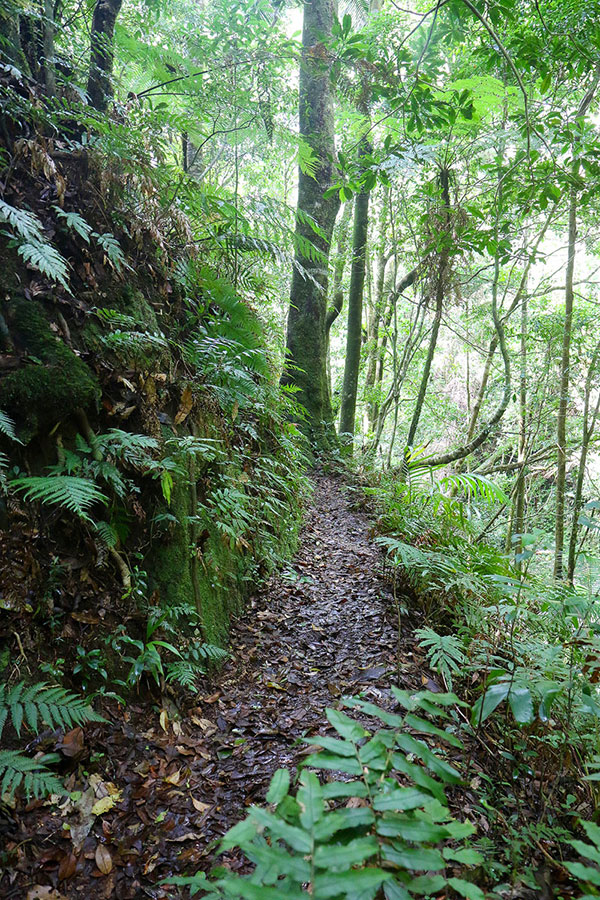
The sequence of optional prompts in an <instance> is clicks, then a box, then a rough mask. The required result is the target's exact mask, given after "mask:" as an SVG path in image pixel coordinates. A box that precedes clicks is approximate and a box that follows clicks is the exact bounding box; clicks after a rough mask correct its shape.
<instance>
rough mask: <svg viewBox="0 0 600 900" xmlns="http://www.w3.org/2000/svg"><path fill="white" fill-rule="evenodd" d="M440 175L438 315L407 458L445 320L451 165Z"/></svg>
mask: <svg viewBox="0 0 600 900" xmlns="http://www.w3.org/2000/svg"><path fill="white" fill-rule="evenodd" d="M440 179H441V200H442V209H441V216H440V230H441V232H442V234H441V238H442V242H443V243H442V246H441V249H440V251H439V258H438V272H437V278H436V284H435V316H434V319H433V325H432V328H431V334H430V336H429V347H428V349H427V356H426V358H425V365H424V366H423V372H422V374H421V383H420V385H419V392H418V394H417V400H416V403H415V408H414V410H413V414H412V419H411V420H410V425H409V427H408V434H407V436H406V445H405V448H404V460H405V461H406V460H407V458H408V456H409V454H410V450H411V448H412V445H413V442H414V439H415V436H416V433H417V428H418V427H419V421H420V418H421V412H422V410H423V403H424V401H425V395H426V394H427V387H428V385H429V376H430V374H431V366H432V364H433V358H434V356H435V350H436V347H437V341H438V335H439V332H440V325H441V323H442V313H443V311H444V295H445V292H446V281H447V270H448V262H449V257H450V247H449V239H450V236H449V234H448V231H449V225H450V172H449V171H448V169H445V168H444V169H442V170H441V172H440Z"/></svg>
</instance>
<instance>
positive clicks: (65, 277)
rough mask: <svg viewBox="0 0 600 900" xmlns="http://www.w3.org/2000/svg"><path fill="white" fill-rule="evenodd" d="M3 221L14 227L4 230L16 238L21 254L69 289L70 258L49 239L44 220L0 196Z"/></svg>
mask: <svg viewBox="0 0 600 900" xmlns="http://www.w3.org/2000/svg"><path fill="white" fill-rule="evenodd" d="M0 223H4V224H6V225H8V226H9V227H10V228H11V229H12V231H11V232H4V234H7V235H8V236H9V237H12V238H14V239H15V241H16V244H17V248H18V253H19V256H21V257H22V259H23V260H24V261H25V262H26V263H29V265H31V266H33V267H34V268H35V269H37V270H38V271H39V272H41V273H42V275H45V276H46V277H47V278H49V279H51V280H52V281H57V282H58V283H59V284H61V285H62V286H63V287H64V288H65V290H68V289H69V272H68V264H67V261H66V259H65V258H64V257H63V256H61V254H60V253H59V252H58V250H57V249H56V247H53V246H52V244H51V243H50V242H49V241H48V240H47V238H46V237H45V235H44V230H43V226H42V223H41V222H40V220H39V219H38V217H37V216H36V215H35V214H34V213H32V212H28V211H27V210H25V209H17V208H16V207H14V206H10V205H9V204H8V203H5V201H4V200H0Z"/></svg>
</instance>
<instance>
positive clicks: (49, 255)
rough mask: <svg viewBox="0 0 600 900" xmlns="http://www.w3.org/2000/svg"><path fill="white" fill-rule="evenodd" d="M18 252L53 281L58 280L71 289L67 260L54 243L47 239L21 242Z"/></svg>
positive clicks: (67, 288)
mask: <svg viewBox="0 0 600 900" xmlns="http://www.w3.org/2000/svg"><path fill="white" fill-rule="evenodd" d="M18 253H19V256H21V257H22V258H23V260H24V262H26V263H29V265H30V266H33V268H34V269H37V270H38V272H41V273H42V275H45V276H46V277H47V278H50V279H51V280H52V281H58V283H59V284H61V285H62V286H63V287H64V288H65V289H66V290H69V280H68V279H69V274H68V269H67V262H66V260H65V259H64V257H63V256H61V255H60V253H59V252H58V250H57V249H56V248H55V247H53V246H52V244H49V243H48V242H47V241H43V242H40V243H35V244H21V246H20V247H19V249H18Z"/></svg>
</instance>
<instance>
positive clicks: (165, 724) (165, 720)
mask: <svg viewBox="0 0 600 900" xmlns="http://www.w3.org/2000/svg"><path fill="white" fill-rule="evenodd" d="M159 722H160V727H161V728H162V730H163V731H165V732H166V731H168V730H169V716H168V715H167V711H166V709H163V710H161V713H160V716H159Z"/></svg>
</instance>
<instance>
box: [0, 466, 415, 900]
mask: <svg viewBox="0 0 600 900" xmlns="http://www.w3.org/2000/svg"><path fill="white" fill-rule="evenodd" d="M353 500H354V496H353V493H352V492H350V490H349V488H348V487H347V486H346V485H344V484H343V483H342V482H341V481H340V480H338V479H334V478H327V477H323V476H318V477H316V480H315V492H314V496H313V500H312V504H311V507H310V509H309V510H308V514H307V518H306V523H305V526H304V528H303V531H302V537H301V541H300V546H299V549H298V552H297V554H296V556H295V558H294V560H293V562H292V563H290V565H289V566H288V567H287V568H286V569H285V570H284V571H283V572H282V573H280V574H278V575H277V576H276V577H274V578H273V579H272V580H271V581H270V583H269V584H268V585H267V586H266V588H265V589H264V590H263V591H262V592H261V594H260V595H258V596H257V597H255V598H253V599H252V601H251V602H250V604H249V605H248V608H247V611H246V612H245V614H244V616H243V618H242V619H240V620H239V621H238V622H237V623H236V624H235V625H234V628H233V632H232V644H233V646H232V651H233V655H232V659H231V660H230V661H229V663H228V664H227V665H226V667H225V669H224V671H223V672H222V673H221V674H220V675H219V677H218V678H217V679H215V681H214V683H213V684H211V685H210V686H209V687H208V688H206V690H205V691H204V692H203V693H202V694H201V695H200V696H199V697H198V703H197V706H196V707H195V708H193V709H192V710H190V711H189V713H188V715H187V716H186V718H184V719H183V720H182V721H181V722H179V723H178V722H177V721H176V718H175V716H174V713H175V711H174V710H170V711H169V710H168V714H169V717H170V719H172V720H173V721H175V730H173V727H172V724H171V723H170V724H169V726H168V728H167V731H165V730H164V729H161V728H160V727H158V725H157V724H156V720H157V716H156V715H155V714H153V718H152V726H151V727H150V728H148V725H149V722H148V710H147V708H143V707H142V706H139V707H136V706H135V705H132V706H131V707H128V709H127V711H126V713H125V721H122V718H123V713H122V712H121V713H120V714H118V719H117V717H115V721H114V724H113V726H112V727H110V728H106V727H103V728H99V729H97V730H96V731H93V730H91V729H90V730H87V729H86V740H87V741H88V743H89V745H90V747H91V748H92V747H93V750H94V752H95V753H96V754H101V756H100V759H99V762H98V763H97V764H96V766H93V765H91V764H90V758H89V754H88V757H87V759H84V760H83V761H82V764H81V765H80V767H79V769H78V770H77V772H74V773H73V774H72V776H71V778H70V783H69V787H70V788H71V790H76V791H83V800H82V799H81V798H79V799H76V800H75V801H69V803H68V804H67V805H66V806H65V808H64V810H63V811H62V813H61V811H58V812H57V811H56V810H54V811H52V810H50V811H48V808H46V807H43V806H41V805H39V806H37V808H33V809H31V810H30V811H29V812H28V813H26V814H23V815H18V814H16V813H15V819H14V822H13V823H12V824H11V825H9V828H8V832H9V839H10V842H11V847H12V843H16V844H19V842H22V843H21V844H20V845H19V846H18V850H17V851H15V854H16V857H17V859H18V863H17V865H16V866H11V870H12V875H11V874H10V873H9V874H7V875H5V877H4V878H1V877H0V897H8V898H19V900H21V898H25V897H27V895H28V894H27V892H28V890H29V889H30V888H31V886H32V885H44V886H49V887H50V886H51V887H52V888H53V889H54V890H55V891H57V893H56V894H54V893H51V894H43V896H45V897H48V898H52V900H61V898H63V897H65V898H76V897H77V898H79V897H85V898H88V897H90V896H92V894H93V896H94V897H95V898H97V900H101V898H104V897H106V898H109V897H110V898H116V900H137V898H143V897H152V898H162V897H168V896H172V894H171V893H170V892H169V891H168V890H167V889H165V888H162V887H161V886H160V881H161V879H162V878H165V877H167V876H168V875H170V874H173V873H190V872H193V871H197V870H198V869H206V868H207V867H208V866H209V865H210V862H211V859H212V858H213V856H214V847H215V841H216V840H217V839H218V838H219V837H220V836H221V835H222V834H223V833H224V832H225V831H226V830H227V829H228V828H229V827H230V826H231V825H233V824H234V823H235V822H236V821H237V820H238V819H239V818H240V815H241V814H242V813H243V809H244V807H245V806H246V805H248V804H249V803H251V802H261V801H262V800H263V799H264V795H265V792H266V789H267V786H268V783H269V780H270V777H271V774H272V773H273V771H274V770H275V769H276V768H278V767H280V766H287V767H294V766H295V765H296V764H297V762H298V761H299V759H300V758H301V756H302V754H303V753H306V752H307V751H306V749H305V747H304V745H303V744H301V743H300V742H299V741H296V739H297V738H300V737H301V736H302V735H307V734H315V733H319V732H324V731H325V730H326V729H327V728H328V724H327V721H326V719H325V716H324V712H323V711H324V709H325V707H326V706H332V705H335V704H336V702H337V700H338V698H339V697H340V696H341V695H343V694H352V693H358V692H362V693H363V696H367V697H368V698H369V699H371V700H373V701H374V702H375V703H385V701H386V697H387V696H388V692H389V686H390V684H391V683H397V680H398V679H397V652H398V641H397V629H396V624H395V613H394V606H393V602H392V597H391V591H390V587H389V585H387V584H386V583H385V582H384V580H383V579H382V577H381V574H380V573H381V554H380V552H379V550H378V549H377V547H376V546H375V545H374V544H373V542H372V541H371V540H370V539H369V534H368V532H369V527H370V523H369V520H368V517H367V515H366V514H365V513H364V512H361V511H357V510H355V509H353V507H352V504H353ZM404 640H405V641H406V646H404V647H403V648H402V655H403V657H404V659H405V666H406V668H407V670H408V672H407V674H408V677H409V678H411V680H412V679H414V668H413V665H412V664H411V663H410V662H409V661H408V660H409V658H410V655H411V651H412V649H413V648H412V646H411V643H410V637H409V636H407V637H406V638H405V639H404ZM411 670H412V671H411ZM409 673H410V674H409ZM163 724H164V721H163ZM90 772H91V773H92V775H91V778H90V776H89V773H90ZM94 772H100V773H102V775H101V778H100V779H99V776H98V775H94V774H93V773H94ZM94 779H96V780H94ZM98 779H99V780H100V785H98ZM111 785H112V786H114V789H118V790H119V791H122V794H121V795H120V799H119V798H118V796H117V797H115V799H117V800H118V802H117V803H116V804H115V806H114V807H113V808H111V809H108V810H107V811H106V813H102V814H100V815H96V816H91V815H90V806H91V803H90V801H91V802H95V801H96V800H97V799H98V796H99V794H100V796H102V795H103V794H105V793H108V795H110V794H111V791H113V787H112V786H111ZM86 797H87V805H86V804H85V803H84V800H85V798H86ZM67 822H68V823H69V824H70V825H71V831H70V834H69V831H68V830H66V829H65V828H64V823H67ZM1 824H2V823H1V822H0V836H1V835H2V829H1ZM73 826H75V828H73ZM78 826H82V827H81V828H80V830H79V831H77V828H78ZM86 827H87V828H88V832H89V833H88V834H87V836H86V835H85V833H84V832H85V829H86ZM11 832H12V833H11ZM5 834H6V832H5ZM75 838H76V839H75ZM99 846H100V847H101V848H104V850H106V851H107V852H108V854H109V856H110V863H107V862H106V856H105V854H104V852H103V850H101V851H100V855H99V853H98V847H99ZM15 854H13V859H14V855H15ZM230 863H231V864H232V865H233V866H236V865H238V861H237V860H234V859H232V860H230ZM103 868H104V869H108V871H104V872H103V871H102V869H103ZM11 879H13V881H12V884H10V880H11Z"/></svg>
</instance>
